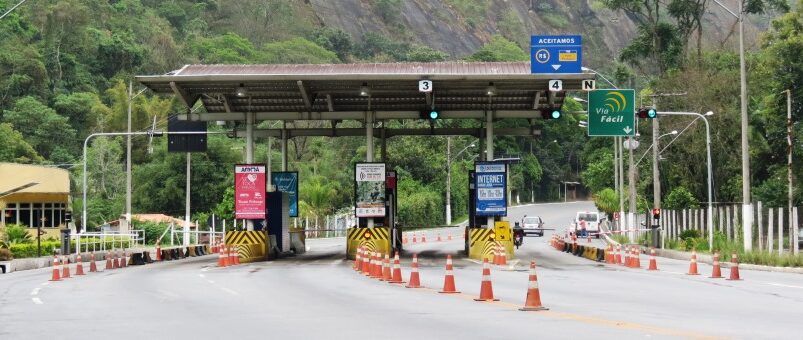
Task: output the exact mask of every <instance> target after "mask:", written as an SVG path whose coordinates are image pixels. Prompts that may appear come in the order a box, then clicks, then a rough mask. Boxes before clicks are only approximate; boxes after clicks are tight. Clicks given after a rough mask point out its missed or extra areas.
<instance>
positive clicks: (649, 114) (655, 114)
mask: <svg viewBox="0 0 803 340" xmlns="http://www.w3.org/2000/svg"><path fill="white" fill-rule="evenodd" d="M647 117H650V118H655V117H658V112H656V111H655V109H650V110H649V111H647Z"/></svg>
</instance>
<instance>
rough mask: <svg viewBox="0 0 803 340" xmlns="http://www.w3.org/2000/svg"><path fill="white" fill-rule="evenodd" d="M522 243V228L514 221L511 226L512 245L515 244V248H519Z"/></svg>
mask: <svg viewBox="0 0 803 340" xmlns="http://www.w3.org/2000/svg"><path fill="white" fill-rule="evenodd" d="M522 243H524V229H522V228H521V227H520V226H519V223H518V222H516V225H515V226H514V227H513V245H514V246H516V249H519V247H520V246H521V244H522Z"/></svg>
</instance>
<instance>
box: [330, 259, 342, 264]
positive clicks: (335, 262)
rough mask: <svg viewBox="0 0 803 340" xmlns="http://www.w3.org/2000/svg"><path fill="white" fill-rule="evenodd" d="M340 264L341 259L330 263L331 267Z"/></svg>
mask: <svg viewBox="0 0 803 340" xmlns="http://www.w3.org/2000/svg"><path fill="white" fill-rule="evenodd" d="M341 263H343V260H342V259H339V260H334V261H332V264H333V265H338V264H341Z"/></svg>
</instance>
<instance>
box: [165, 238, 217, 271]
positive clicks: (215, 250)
mask: <svg viewBox="0 0 803 340" xmlns="http://www.w3.org/2000/svg"><path fill="white" fill-rule="evenodd" d="M216 248H217V246H216V247H215V249H213V251H214V252H216V253H217V249H216ZM161 260H162V245H161V241H159V240H156V261H157V262H158V261H161ZM218 266H220V263H218Z"/></svg>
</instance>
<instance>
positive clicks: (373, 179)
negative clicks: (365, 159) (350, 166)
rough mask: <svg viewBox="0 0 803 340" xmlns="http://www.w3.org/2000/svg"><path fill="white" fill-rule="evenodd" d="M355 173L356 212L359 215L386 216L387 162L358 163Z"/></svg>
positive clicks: (355, 166)
mask: <svg viewBox="0 0 803 340" xmlns="http://www.w3.org/2000/svg"><path fill="white" fill-rule="evenodd" d="M354 175H355V184H356V185H355V193H354V196H355V199H354V200H355V204H354V207H355V212H354V215H356V216H357V217H384V216H385V176H386V175H385V163H357V164H355V165H354Z"/></svg>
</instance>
